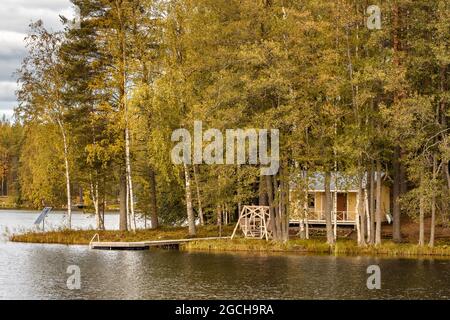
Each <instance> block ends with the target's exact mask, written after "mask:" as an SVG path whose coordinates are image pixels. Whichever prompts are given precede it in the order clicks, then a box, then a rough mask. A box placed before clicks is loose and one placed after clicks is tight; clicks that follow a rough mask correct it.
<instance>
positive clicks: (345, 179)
mask: <svg viewBox="0 0 450 320" xmlns="http://www.w3.org/2000/svg"><path fill="white" fill-rule="evenodd" d="M376 179H377V178H376ZM324 181H325V176H324V174H322V173H314V174H312V175H311V177H308V203H307V206H308V217H307V223H308V224H310V225H325V216H324V212H325V184H324ZM366 181H367V179H366V178H364V179H363V188H364V189H366ZM296 189H297V188H296V185H295V184H291V194H295V193H296V192H297V193H298V190H296ZM331 193H332V217H333V222H334V219H336V224H337V225H355V220H356V212H357V208H358V183H357V180H356V178H355V177H353V176H348V175H344V174H341V173H333V174H332V176H331ZM365 193H367V191H366V190H365ZM390 193H391V192H390V188H389V187H388V186H387V185H386V184H384V183H383V185H382V190H381V200H382V212H383V215H382V218H383V221H385V220H387V215H389V214H390V210H391V208H390V205H391V201H390ZM366 198H367V197H366ZM366 202H367V203H365V206H368V200H366ZM304 203H305V201H304V200H303V201H302V200H299V199H298V197H297V198H296V197H291V208H292V210H291V223H292V224H298V223H300V221H301V219H304V210H305V209H304ZM305 220H306V219H305ZM305 222H306V221H305Z"/></svg>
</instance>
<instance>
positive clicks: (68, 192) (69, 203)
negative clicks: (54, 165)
mask: <svg viewBox="0 0 450 320" xmlns="http://www.w3.org/2000/svg"><path fill="white" fill-rule="evenodd" d="M58 126H59V129H60V130H61V135H62V138H63V144H64V167H65V174H66V195H67V219H68V224H67V227H68V228H69V229H72V193H71V189H70V166H69V145H68V142H67V136H66V130H65V129H64V125H63V123H62V122H61V120H59V119H58Z"/></svg>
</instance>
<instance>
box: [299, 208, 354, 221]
mask: <svg viewBox="0 0 450 320" xmlns="http://www.w3.org/2000/svg"><path fill="white" fill-rule="evenodd" d="M354 216H355V212H354V211H336V212H335V211H332V212H331V217H332V220H333V221H334V219H336V220H337V221H350V220H354V218H353V217H354ZM308 220H325V211H315V210H310V211H309V213H308Z"/></svg>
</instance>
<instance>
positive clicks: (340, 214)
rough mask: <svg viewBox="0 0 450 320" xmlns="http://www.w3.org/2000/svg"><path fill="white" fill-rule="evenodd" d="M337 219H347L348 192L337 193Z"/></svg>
mask: <svg viewBox="0 0 450 320" xmlns="http://www.w3.org/2000/svg"><path fill="white" fill-rule="evenodd" d="M336 210H337V219H338V220H347V217H346V216H347V194H346V193H338V194H337V205H336Z"/></svg>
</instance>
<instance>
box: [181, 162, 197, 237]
mask: <svg viewBox="0 0 450 320" xmlns="http://www.w3.org/2000/svg"><path fill="white" fill-rule="evenodd" d="M184 177H185V186H186V209H187V218H188V225H189V235H190V236H195V235H196V234H197V231H196V228H195V216H194V210H193V206H192V191H191V185H192V184H191V174H190V173H189V168H188V166H187V164H184Z"/></svg>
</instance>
